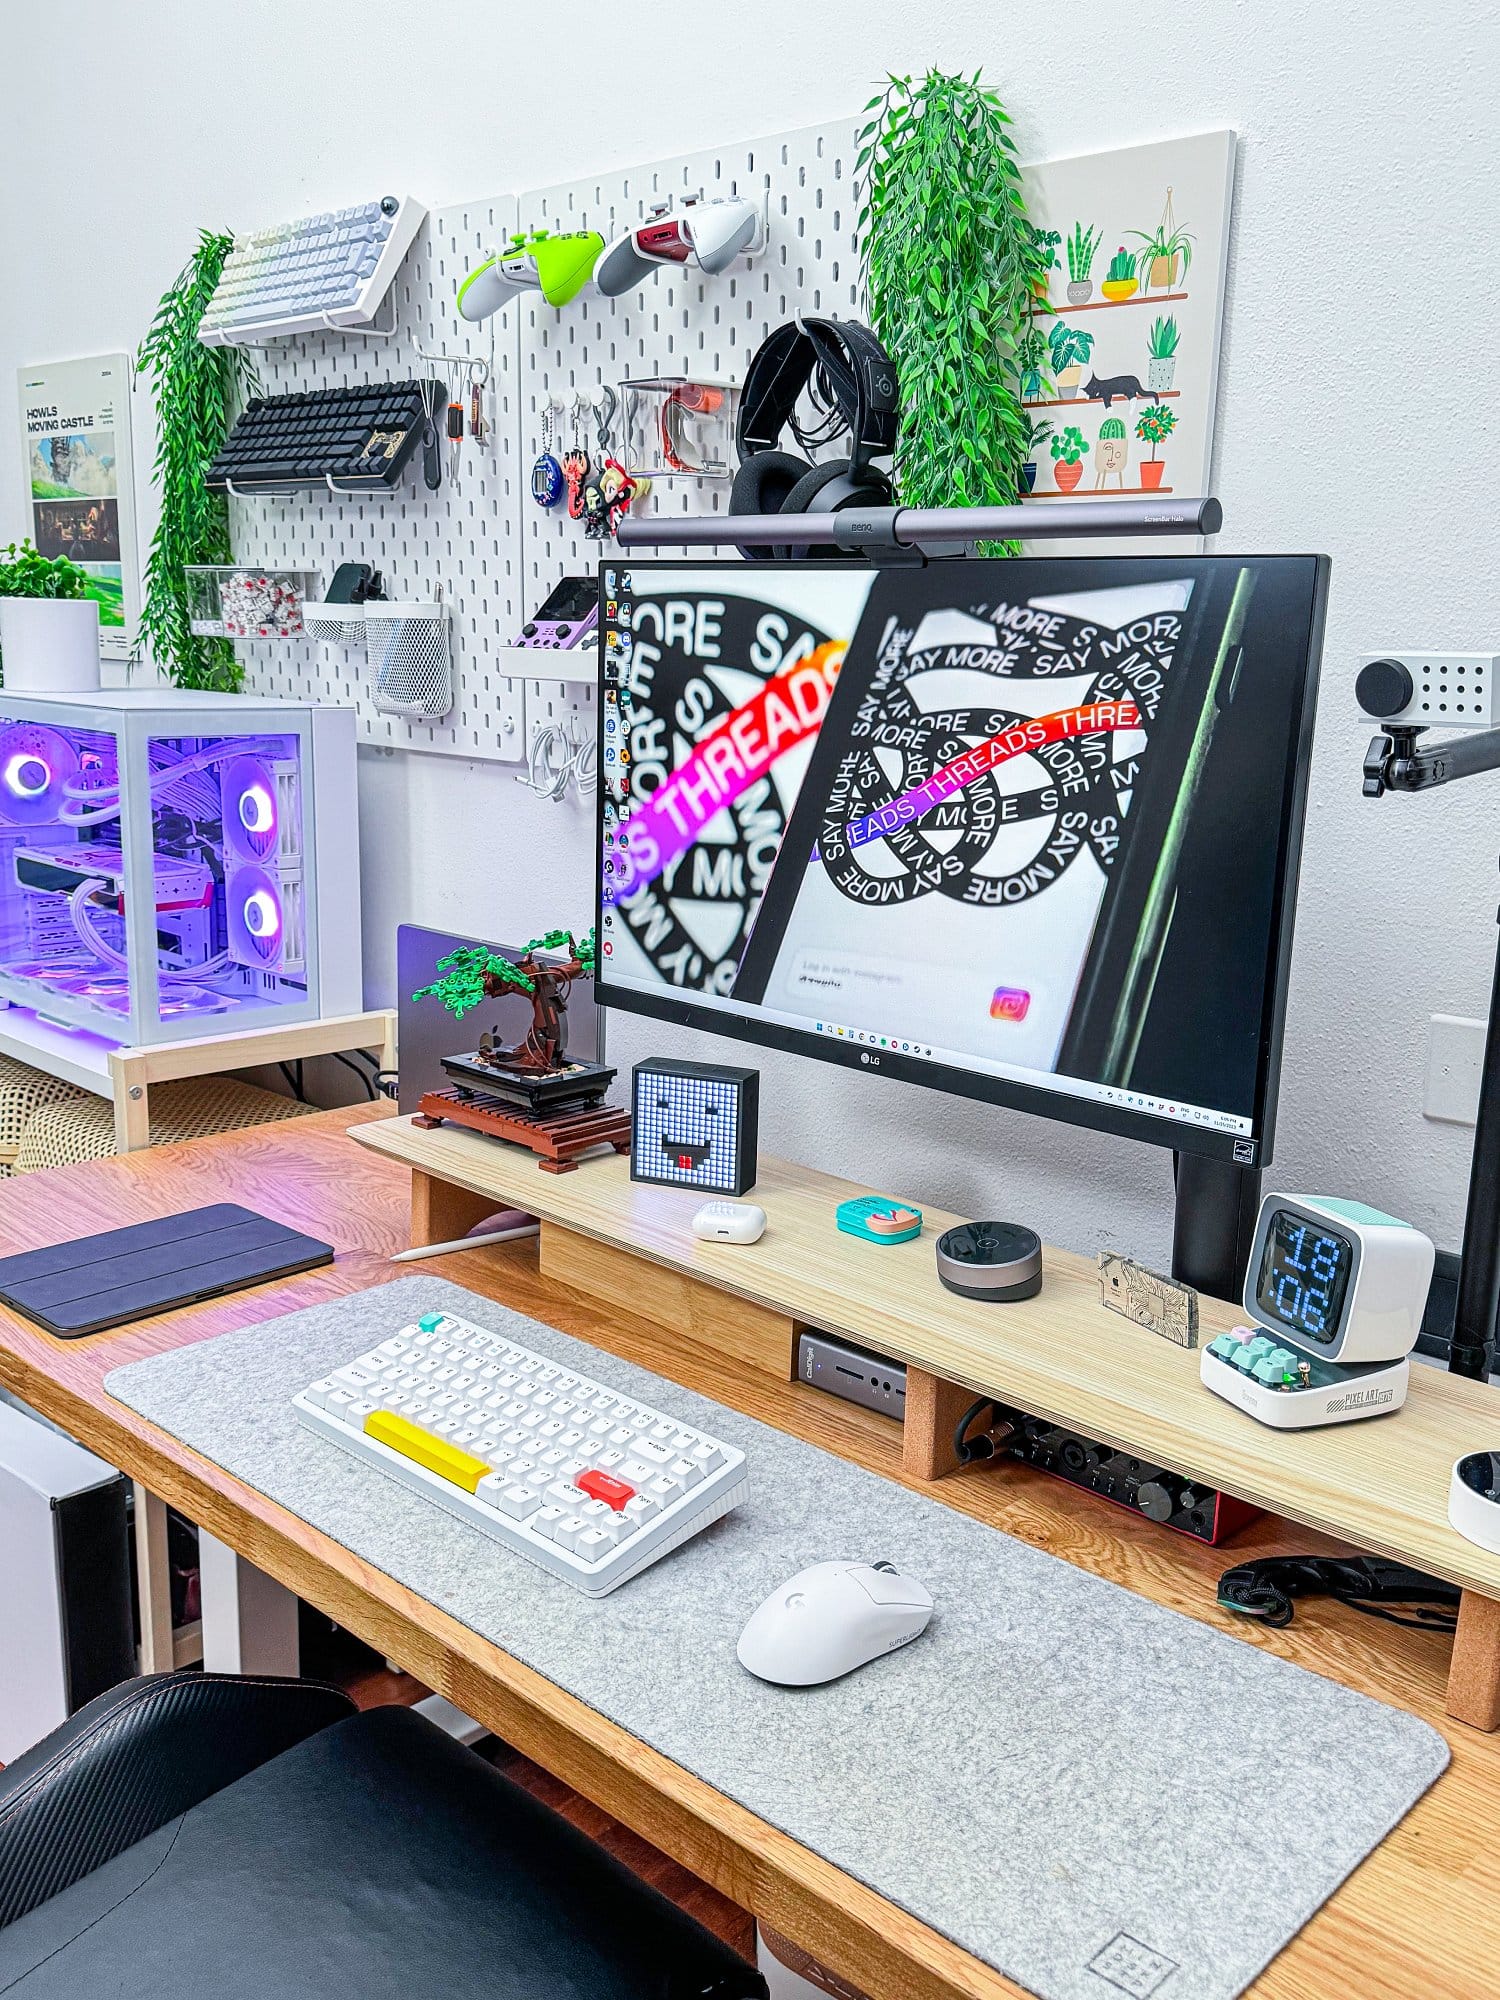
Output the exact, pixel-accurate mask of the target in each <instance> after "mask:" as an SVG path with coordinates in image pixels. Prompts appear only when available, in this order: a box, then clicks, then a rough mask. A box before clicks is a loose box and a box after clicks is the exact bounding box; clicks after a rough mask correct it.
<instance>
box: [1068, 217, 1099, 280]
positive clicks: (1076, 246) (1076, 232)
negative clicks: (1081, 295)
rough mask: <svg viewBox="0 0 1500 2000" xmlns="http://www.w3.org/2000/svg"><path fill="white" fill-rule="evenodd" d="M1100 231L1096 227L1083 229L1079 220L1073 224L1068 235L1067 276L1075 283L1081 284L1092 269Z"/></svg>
mask: <svg viewBox="0 0 1500 2000" xmlns="http://www.w3.org/2000/svg"><path fill="white" fill-rule="evenodd" d="M1102 233H1103V232H1102V231H1100V230H1098V229H1085V228H1084V226H1083V224H1082V223H1081V222H1075V223H1074V224H1073V228H1072V233H1071V234H1070V235H1069V237H1068V276H1069V277H1070V278H1071V279H1072V280H1073V282H1074V283H1075V284H1078V285H1081V284H1082V283H1083V282H1084V280H1085V279H1086V278H1087V277H1088V276H1089V273H1090V272H1091V271H1092V270H1093V268H1094V258H1095V256H1096V255H1097V254H1098V250H1099V238H1100V236H1101V234H1102Z"/></svg>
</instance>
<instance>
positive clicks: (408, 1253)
mask: <svg viewBox="0 0 1500 2000" xmlns="http://www.w3.org/2000/svg"><path fill="white" fill-rule="evenodd" d="M540 1234H541V1224H540V1223H538V1222H528V1223H527V1224H526V1225H525V1226H524V1227H523V1228H520V1229H492V1230H490V1231H489V1232H488V1234H486V1235H484V1236H460V1237H458V1238H457V1240H456V1241H455V1242H452V1243H419V1244H418V1245H417V1247H416V1248H415V1249H414V1250H396V1251H394V1252H393V1253H392V1255H391V1262H392V1263H393V1264H415V1263H417V1262H418V1260H419V1259H421V1258H423V1257H446V1256H447V1255H448V1253H449V1251H450V1250H482V1249H484V1247H485V1245H486V1244H488V1243H516V1242H519V1240H520V1239H521V1238H522V1237H523V1236H540Z"/></svg>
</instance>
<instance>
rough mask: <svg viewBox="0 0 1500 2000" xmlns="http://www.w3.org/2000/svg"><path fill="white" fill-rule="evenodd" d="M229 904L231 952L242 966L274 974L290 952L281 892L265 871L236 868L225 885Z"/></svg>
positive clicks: (272, 877) (273, 879) (262, 869)
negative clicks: (255, 966)
mask: <svg viewBox="0 0 1500 2000" xmlns="http://www.w3.org/2000/svg"><path fill="white" fill-rule="evenodd" d="M225 895H226V897H227V899H228V903H229V951H230V956H231V957H232V958H235V959H237V960H238V961H239V963H240V964H241V965H257V966H262V967H264V968H265V970H266V971H268V972H271V971H275V969H276V968H277V967H278V966H279V965H280V964H281V961H282V958H283V956H284V954H285V951H286V936H285V912H284V911H283V909H282V906H281V889H280V885H279V884H278V883H277V881H276V880H275V878H274V876H271V875H268V874H267V873H266V871H265V869H264V868H236V869H235V870H234V871H233V873H231V874H230V875H229V876H228V877H227V879H226V882H225Z"/></svg>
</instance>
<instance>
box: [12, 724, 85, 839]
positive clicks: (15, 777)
mask: <svg viewBox="0 0 1500 2000" xmlns="http://www.w3.org/2000/svg"><path fill="white" fill-rule="evenodd" d="M77 775H78V753H77V751H76V750H75V749H74V748H73V746H72V744H71V743H70V742H69V741H68V739H67V737H66V736H63V735H61V734H60V733H59V732H58V731H57V730H55V729H48V728H46V727H45V726H44V725H43V724H42V723H39V722H14V723H12V724H11V725H10V727H9V728H8V729H4V730H0V820H5V821H8V822H9V824H10V825H12V826H39V825H43V824H45V823H46V822H48V821H50V820H55V819H56V818H57V814H58V808H59V806H61V804H62V801H63V787H64V786H65V785H68V784H71V783H72V781H73V780H74V778H76V776H77Z"/></svg>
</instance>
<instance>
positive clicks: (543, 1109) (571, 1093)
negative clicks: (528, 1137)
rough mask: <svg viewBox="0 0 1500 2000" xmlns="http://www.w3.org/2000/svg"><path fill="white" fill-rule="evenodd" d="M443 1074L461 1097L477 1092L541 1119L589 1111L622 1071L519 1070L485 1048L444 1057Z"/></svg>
mask: <svg viewBox="0 0 1500 2000" xmlns="http://www.w3.org/2000/svg"><path fill="white" fill-rule="evenodd" d="M443 1071H444V1074H445V1075H447V1076H450V1077H452V1079H453V1085H454V1089H455V1090H456V1091H457V1092H458V1094H459V1095H460V1096H462V1095H463V1094H464V1092H465V1091H477V1092H478V1093H479V1094H480V1095H481V1096H483V1097H489V1098H494V1099H496V1100H497V1101H498V1102H499V1103H501V1104H507V1105H509V1106H510V1107H511V1109H512V1110H514V1111H524V1112H527V1113H529V1114H530V1115H532V1116H534V1117H540V1116H542V1115H544V1114H545V1113H547V1112H552V1111H583V1110H589V1109H591V1108H592V1107H593V1106H595V1105H597V1104H602V1103H603V1101H604V1093H605V1092H606V1091H607V1090H608V1089H609V1086H610V1085H611V1084H612V1083H613V1082H614V1080H615V1077H616V1075H617V1074H618V1072H617V1071H616V1070H612V1069H606V1068H605V1066H604V1065H603V1064H602V1063H589V1062H570V1063H560V1064H559V1065H558V1066H557V1068H556V1069H540V1070H538V1069H516V1068H514V1067H512V1066H511V1065H509V1064H506V1063H497V1062H496V1061H495V1059H494V1057H493V1056H486V1054H485V1053H484V1051H483V1050H482V1049H476V1050H473V1051H471V1052H469V1053H468V1054H465V1055H458V1056H444V1057H443Z"/></svg>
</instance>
